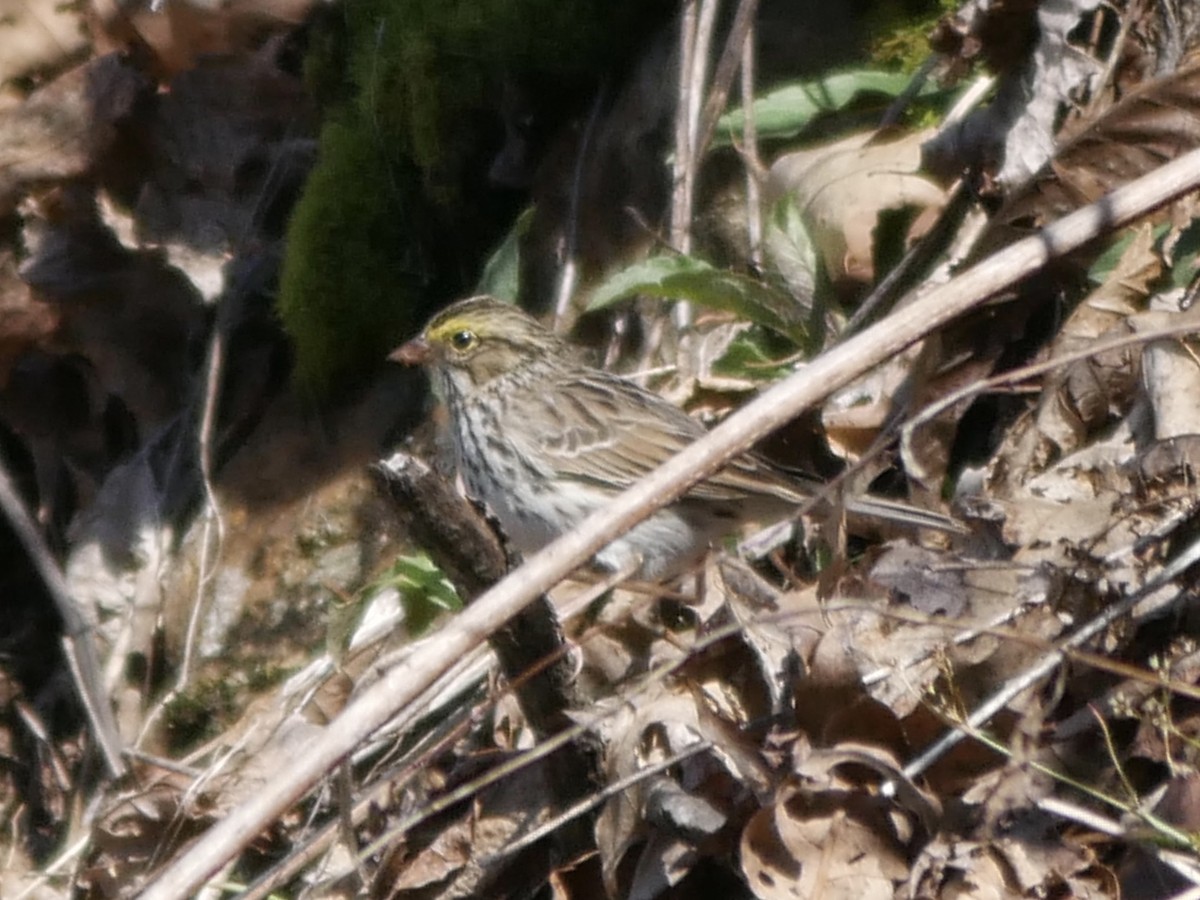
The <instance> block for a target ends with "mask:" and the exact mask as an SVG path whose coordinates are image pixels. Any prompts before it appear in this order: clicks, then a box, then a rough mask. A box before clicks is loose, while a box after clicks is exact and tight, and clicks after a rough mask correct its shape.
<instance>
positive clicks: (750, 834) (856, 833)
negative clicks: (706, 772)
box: [740, 747, 938, 900]
mask: <svg viewBox="0 0 1200 900" xmlns="http://www.w3.org/2000/svg"><path fill="white" fill-rule="evenodd" d="M798 749H799V757H798V765H797V772H796V774H797V775H798V776H799V777H800V779H801V781H802V784H801V785H800V786H796V785H792V786H789V787H788V788H786V789H785V790H784V791H783V792H782V793H781V795H780V796H779V798H777V800H776V801H775V802H774V803H773V804H771V805H769V806H766V807H764V808H763V809H761V810H759V811H758V812H757V813H755V814H754V815H753V816H752V817H751V818H750V821H749V822H748V823H747V824H746V827H745V828H744V829H743V831H742V838H741V848H740V857H741V864H742V871H743V873H744V875H745V876H746V879H747V882H748V884H749V886H750V889H751V890H752V891H754V894H755V896H756V897H760V898H764V900H776V898H828V897H833V898H843V897H844V898H863V897H867V898H879V900H885V898H888V900H890V898H892V897H894V896H895V891H896V887H897V886H898V885H899V884H901V883H902V882H903V881H904V879H905V878H906V876H907V874H908V863H907V858H908V854H909V847H908V845H909V843H910V842H911V841H912V840H913V838H914V836H915V834H916V832H917V829H916V828H914V825H915V824H917V821H916V820H914V819H913V818H912V812H913V811H911V810H910V811H907V812H906V811H905V810H903V809H902V807H901V805H900V804H896V803H894V802H893V801H890V800H887V799H884V798H883V797H882V796H880V795H878V794H873V793H872V792H870V791H868V790H864V789H863V786H862V783H861V782H857V781H855V780H853V779H851V780H846V779H845V778H844V777H843V775H842V773H841V772H840V771H839V767H841V766H843V765H847V764H850V765H847V768H848V769H849V768H851V767H852V766H865V767H866V768H869V769H873V770H874V771H875V772H876V773H877V774H879V775H882V776H884V777H889V773H890V776H894V777H899V778H901V779H902V783H903V784H904V785H905V788H904V789H903V792H904V794H905V796H906V797H908V798H909V799H910V800H911V799H914V798H920V799H919V800H918V802H917V804H916V805H917V806H919V807H920V813H918V815H917V820H920V819H925V820H927V821H933V820H935V819H936V818H937V815H938V814H937V812H936V802H934V801H932V800H931V798H927V797H925V796H924V795H923V794H922V793H921V792H920V791H918V790H917V789H916V788H915V786H913V785H911V784H910V783H908V782H907V780H906V779H903V776H902V775H901V774H900V771H899V764H898V763H897V761H896V759H895V758H894V757H891V756H890V755H889V754H887V753H885V752H882V751H880V750H879V749H878V748H874V747H857V748H845V749H840V750H839V749H835V750H831V751H828V752H807V751H806V750H805V749H804V748H802V747H801V748H798Z"/></svg>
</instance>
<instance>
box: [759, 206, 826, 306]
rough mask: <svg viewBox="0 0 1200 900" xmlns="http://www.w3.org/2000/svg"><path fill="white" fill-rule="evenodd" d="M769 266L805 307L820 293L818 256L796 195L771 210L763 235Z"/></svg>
mask: <svg viewBox="0 0 1200 900" xmlns="http://www.w3.org/2000/svg"><path fill="white" fill-rule="evenodd" d="M763 249H764V250H765V251H766V258H767V263H768V264H769V265H770V267H771V268H772V269H774V270H775V272H777V273H778V275H779V277H780V278H782V279H783V282H784V284H786V285H787V287H788V290H789V291H791V293H792V296H793V297H796V298H797V299H798V300H799V301H800V303H801V305H803V306H811V305H812V298H813V295H814V293H815V292H816V283H817V253H816V250H814V249H813V244H812V239H811V238H810V237H809V236H808V229H807V228H805V227H804V217H803V216H802V215H801V214H800V208H799V207H798V206H797V205H796V197H795V195H794V194H790V193H789V194H784V196H783V197H781V198H780V199H779V201H778V202H777V203H776V204H775V207H774V209H772V210H771V215H770V217H769V218H768V220H767V227H766V229H765V233H764V234H763Z"/></svg>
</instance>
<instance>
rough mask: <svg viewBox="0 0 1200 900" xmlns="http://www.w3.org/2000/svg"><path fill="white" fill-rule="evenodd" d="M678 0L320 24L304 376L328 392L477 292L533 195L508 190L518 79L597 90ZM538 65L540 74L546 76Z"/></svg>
mask: <svg viewBox="0 0 1200 900" xmlns="http://www.w3.org/2000/svg"><path fill="white" fill-rule="evenodd" d="M673 8H674V7H673V4H672V3H671V2H669V0H654V2H651V3H647V2H645V0H355V2H350V3H345V4H342V5H341V6H339V7H335V8H334V9H333V10H332V11H331V12H329V13H328V14H327V15H326V16H325V17H324V18H323V20H322V21H321V22H319V23H318V24H317V25H316V26H315V27H314V29H313V34H312V36H311V39H310V53H309V58H308V60H307V63H306V66H305V75H306V79H307V81H308V83H309V85H310V89H311V90H312V91H313V94H314V96H315V97H317V99H318V101H319V102H321V103H323V104H324V105H325V111H326V125H325V126H324V128H323V130H322V133H321V137H320V156H319V160H318V163H317V167H316V168H315V170H314V171H313V173H312V175H311V177H310V180H309V182H308V184H307V185H306V188H305V190H304V194H303V196H302V197H301V199H300V201H299V203H298V204H297V207H296V209H295V211H294V213H293V219H292V222H291V225H290V228H289V232H288V249H287V259H286V260H285V264H284V269H283V275H282V279H281V285H280V301H279V310H280V315H281V317H282V319H283V322H284V326H285V327H286V328H287V330H288V332H289V333H290V334H291V335H292V337H293V338H294V340H295V344H296V352H297V377H298V378H299V379H300V381H301V382H302V383H304V384H305V385H307V386H308V387H309V388H310V389H311V390H312V391H313V392H314V393H316V394H318V395H320V394H326V393H328V392H329V391H330V390H332V389H333V388H334V387H336V386H337V385H339V384H342V383H344V382H346V381H347V380H353V379H354V378H356V377H359V376H362V375H364V374H366V373H369V372H371V371H374V370H375V369H376V367H377V366H378V365H379V363H380V360H381V359H382V357H383V354H384V353H385V352H386V350H387V349H388V348H389V347H390V346H392V345H393V344H394V343H396V342H397V341H398V340H399V339H400V338H401V337H404V336H406V335H407V334H409V333H411V332H412V331H414V330H415V329H416V328H417V327H418V326H419V325H420V324H421V323H422V322H423V321H424V319H425V317H426V316H427V314H428V313H429V311H430V310H431V309H432V308H433V306H435V305H437V304H440V303H443V302H445V301H446V300H449V299H451V298H452V297H454V296H456V295H459V294H461V293H463V292H464V291H466V290H469V289H470V287H471V285H472V284H473V283H474V282H475V280H476V279H477V278H478V276H479V273H480V271H481V270H482V267H483V263H484V261H485V259H486V254H487V253H488V251H489V249H490V248H491V247H493V246H494V245H495V243H496V242H497V240H498V239H499V238H500V236H501V235H502V234H503V233H504V232H505V230H507V228H508V227H509V226H510V225H511V220H512V217H513V216H514V215H516V213H517V212H518V210H519V208H520V205H521V198H515V197H508V198H507V199H504V198H501V199H497V197H496V196H493V195H492V194H490V193H489V191H488V188H487V180H486V173H487V167H488V165H489V164H490V161H491V159H492V157H493V156H494V154H495V153H496V152H497V151H498V150H499V146H500V133H501V127H500V120H499V118H498V116H497V115H496V109H497V107H498V101H499V96H500V85H501V82H502V80H503V79H504V78H521V77H531V80H533V81H536V83H538V84H548V85H552V86H553V88H554V89H555V90H558V91H563V90H566V91H568V92H569V91H570V90H571V89H573V88H578V89H580V90H581V91H583V92H585V93H586V92H588V91H591V90H594V88H595V85H596V84H597V83H598V80H599V77H600V75H601V73H604V72H607V71H608V70H610V69H611V68H612V67H614V66H619V64H620V61H621V59H622V57H623V56H625V55H627V54H628V53H629V52H631V51H632V50H634V49H635V48H636V47H637V41H636V40H631V33H636V32H634V31H631V29H636V27H637V23H642V24H643V27H642V28H641V32H642V33H645V31H647V30H648V29H649V27H652V25H653V24H654V23H657V22H658V21H660V20H661V19H662V17H663V14H664V10H671V9H673ZM534 76H536V77H534Z"/></svg>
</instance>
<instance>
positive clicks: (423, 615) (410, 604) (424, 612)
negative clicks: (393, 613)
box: [369, 552, 462, 634]
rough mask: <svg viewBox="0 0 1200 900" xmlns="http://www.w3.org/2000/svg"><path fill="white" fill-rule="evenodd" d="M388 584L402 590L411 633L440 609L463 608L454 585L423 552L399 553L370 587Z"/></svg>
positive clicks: (425, 623) (443, 610)
mask: <svg viewBox="0 0 1200 900" xmlns="http://www.w3.org/2000/svg"><path fill="white" fill-rule="evenodd" d="M387 587H394V588H395V589H396V590H397V591H399V593H400V599H401V602H402V604H403V606H404V613H405V616H406V619H407V623H408V628H409V630H410V632H411V633H412V634H420V633H421V632H422V631H423V630H424V629H425V628H427V627H428V626H429V623H430V622H432V621H433V619H434V618H435V617H436V616H437V615H438V613H440V612H446V611H456V610H460V609H462V600H461V599H460V598H459V596H458V591H457V590H455V588H454V585H453V584H451V583H450V580H449V579H448V578H446V576H445V575H444V574H442V570H441V569H439V568H438V567H437V565H436V564H435V563H434V562H433V560H431V559H430V558H429V557H428V555H426V554H425V553H423V552H420V553H414V554H412V555H411V556H401V557H398V558H397V559H396V560H395V561H394V562H393V563H392V565H391V567H390V568H389V569H388V571H387V572H386V573H384V574H383V575H382V576H381V577H380V578H379V579H378V580H377V581H375V583H374V584H372V585H371V587H370V589H369V590H370V591H371V592H374V591H378V590H382V589H384V588H387Z"/></svg>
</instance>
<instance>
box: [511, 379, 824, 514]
mask: <svg viewBox="0 0 1200 900" xmlns="http://www.w3.org/2000/svg"><path fill="white" fill-rule="evenodd" d="M511 399H512V398H510V401H511ZM526 404H530V406H526ZM534 404H536V405H537V407H538V408H537V409H536V410H534V409H533V408H532V406H533V405H534ZM510 414H513V415H521V416H527V417H528V418H527V419H526V422H529V421H542V422H544V423H545V425H544V426H543V427H542V429H541V430H540V432H538V433H537V434H536V436H534V435H529V432H528V429H526V428H522V429H514V430H513V431H514V432H515V433H518V434H521V435H527V436H526V437H524V438H523V440H525V441H530V442H531V443H530V444H529V445H527V446H526V448H525V450H526V452H531V451H532V452H537V453H539V454H544V455H545V456H547V457H549V458H550V459H551V460H552V464H551V465H552V468H553V469H555V470H556V471H558V472H560V473H562V474H563V475H567V476H569V477H572V478H577V479H580V480H583V481H588V482H591V483H593V484H596V485H598V486H601V487H606V488H609V489H611V490H612V491H613V492H614V493H616V492H618V491H620V490H624V489H625V488H627V487H629V485H631V484H633V482H635V481H637V480H638V479H639V478H641V477H642V476H644V475H646V474H647V473H649V472H650V471H651V470H653V469H655V468H657V467H658V466H659V465H661V464H662V463H663V462H665V461H666V460H668V459H669V458H671V457H672V456H674V455H675V454H676V453H678V452H679V451H680V450H682V449H683V448H684V447H686V446H688V445H689V444H691V443H693V442H694V441H695V440H696V439H697V438H699V437H701V436H702V435H703V434H704V433H705V430H704V426H703V425H701V424H700V423H699V422H697V421H696V420H695V419H693V418H692V417H691V416H689V415H688V414H687V413H685V412H684V411H683V410H681V409H679V408H678V407H676V406H674V405H672V404H671V403H669V402H667V401H666V400H664V399H662V398H661V397H659V396H657V395H655V394H651V393H649V392H648V391H643V390H642V389H641V388H639V387H638V386H637V385H635V384H633V383H632V382H630V381H626V380H625V379H623V378H618V377H616V376H611V375H606V374H604V373H599V377H597V375H596V374H594V373H589V375H588V377H586V378H582V377H578V376H574V377H572V376H568V383H566V384H561V385H559V386H557V387H556V389H555V390H554V391H551V392H546V393H544V394H532V395H529V396H528V397H526V398H525V401H524V402H520V403H516V404H512V405H510ZM532 441H536V446H534V445H532ZM797 488H798V485H797V484H795V483H794V482H793V480H792V479H790V478H788V477H787V476H785V475H783V474H782V473H781V472H779V471H778V470H777V469H775V468H774V467H773V466H771V465H770V464H769V463H767V462H766V461H765V460H762V459H760V458H758V457H756V456H754V455H752V454H744V455H742V456H740V457H738V458H737V459H736V460H734V461H733V462H732V463H730V464H729V465H728V466H726V467H725V468H724V469H722V470H721V471H719V472H717V473H716V474H714V475H712V476H710V477H709V478H707V479H705V480H704V481H702V482H701V483H700V484H697V485H695V486H694V487H693V488H692V489H691V490H689V491H688V493H687V496H688V497H690V498H693V499H697V500H707V501H714V502H717V501H738V500H743V499H746V498H748V497H755V496H757V497H762V496H774V497H777V498H779V499H782V500H785V501H791V502H799V501H800V500H802V499H803V498H804V496H805V494H804V493H803V490H802V489H797Z"/></svg>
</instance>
